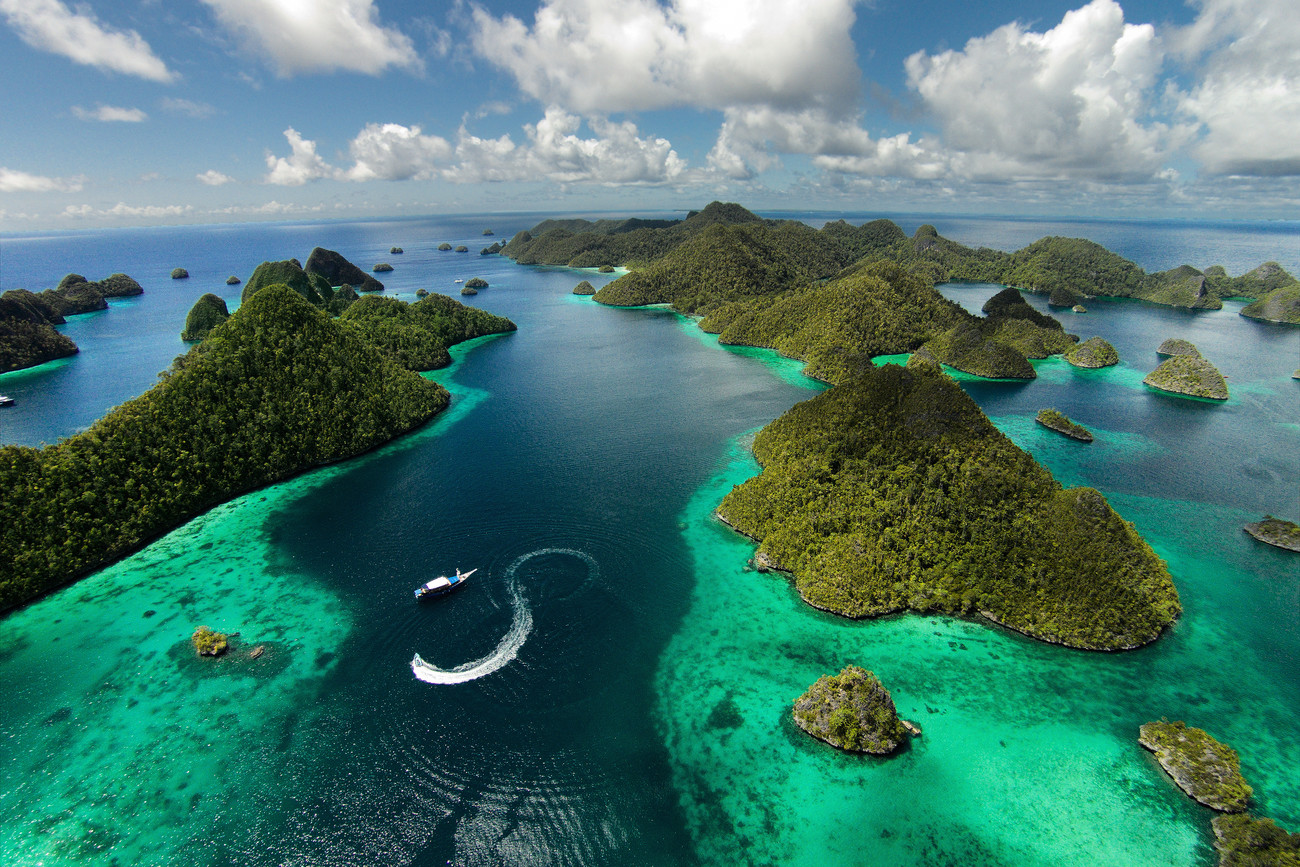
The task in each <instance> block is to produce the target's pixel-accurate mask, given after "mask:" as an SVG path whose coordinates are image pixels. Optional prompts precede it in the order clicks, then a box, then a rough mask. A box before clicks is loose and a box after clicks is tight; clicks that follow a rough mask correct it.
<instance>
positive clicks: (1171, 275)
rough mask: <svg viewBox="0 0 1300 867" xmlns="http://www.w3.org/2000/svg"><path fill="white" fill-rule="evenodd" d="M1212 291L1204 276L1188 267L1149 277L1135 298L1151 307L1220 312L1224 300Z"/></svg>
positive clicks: (1183, 266)
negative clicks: (1159, 305)
mask: <svg viewBox="0 0 1300 867" xmlns="http://www.w3.org/2000/svg"><path fill="white" fill-rule="evenodd" d="M1211 290H1212V284H1210V283H1209V282H1208V281H1207V279H1206V276H1205V274H1203V273H1201V272H1200V271H1197V270H1196V269H1195V268H1193V267H1192V266H1191V265H1180V266H1179V267H1177V268H1174V269H1173V270H1171V271H1161V272H1159V273H1156V274H1151V275H1149V276H1148V277H1147V279H1146V281H1145V282H1144V283H1143V286H1142V291H1141V292H1140V293H1139V294H1138V295H1137V296H1136V297H1139V298H1141V299H1142V300H1143V301H1149V302H1151V303H1153V304H1163V305H1166V306H1168V307H1187V308H1191V309H1197V310H1220V309H1222V308H1223V301H1221V300H1220V299H1219V296H1218V295H1216V294H1215V293H1214V292H1213V291H1211Z"/></svg>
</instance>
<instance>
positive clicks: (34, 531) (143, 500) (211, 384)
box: [0, 262, 514, 610]
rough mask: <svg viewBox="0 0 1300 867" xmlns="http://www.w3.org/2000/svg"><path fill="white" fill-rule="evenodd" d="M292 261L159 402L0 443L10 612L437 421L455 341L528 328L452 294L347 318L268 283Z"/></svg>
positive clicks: (178, 374) (141, 401)
mask: <svg viewBox="0 0 1300 867" xmlns="http://www.w3.org/2000/svg"><path fill="white" fill-rule="evenodd" d="M289 264H292V265H295V266H296V263H292V262H290V263H264V266H265V270H264V268H262V267H259V269H258V273H255V274H254V277H253V278H250V280H249V282H248V284H246V286H245V301H244V302H243V303H242V304H241V306H240V307H239V309H238V310H237V311H235V313H233V314H232V315H230V317H229V318H228V319H226V320H225V321H224V322H222V323H220V324H218V325H216V327H214V328H212V329H211V331H210V333H209V334H208V336H207V337H206V338H205V339H204V340H203V341H202V342H201V343H199V344H197V345H196V346H194V347H193V348H192V349H191V350H190V351H189V352H188V353H186V354H184V355H182V356H179V357H178V358H177V359H176V361H175V362H174V363H173V364H172V367H171V369H170V370H168V371H166V372H165V373H164V374H162V376H161V381H160V382H159V383H158V385H156V386H154V387H153V388H152V389H150V390H149V391H148V392H146V393H145V394H143V395H141V396H140V397H138V398H135V399H133V400H130V401H127V402H126V403H124V404H122V405H121V406H119V407H117V408H116V409H114V410H112V411H111V412H109V413H108V414H107V415H106V416H104V418H102V419H100V420H99V421H98V422H96V423H95V424H94V425H92V426H91V427H90V428H89V429H87V430H86V431H84V432H82V433H79V434H76V435H74V436H71V437H68V438H67V439H64V440H62V441H61V442H59V443H58V444H56V445H53V446H47V447H45V448H41V449H35V448H27V447H22V446H5V447H3V448H0V486H3V489H4V490H5V492H6V493H5V497H4V498H3V500H0V610H3V609H6V608H9V607H12V606H14V605H18V604H21V603H23V602H25V601H27V600H29V599H32V598H34V597H35V596H38V595H40V594H41V593H43V592H45V591H48V590H50V589H52V588H54V587H57V586H60V585H61V584H65V583H67V582H68V581H70V580H72V579H74V578H76V577H78V576H80V575H83V574H85V573H87V572H89V571H92V570H94V569H97V568H99V567H101V566H104V565H106V564H107V563H109V562H111V561H113V560H115V559H117V558H119V557H121V556H123V555H125V554H128V553H130V552H131V551H133V550H135V549H137V548H139V547H141V546H142V545H144V544H146V543H148V542H149V541H151V540H152V539H154V538H156V537H157V536H159V535H161V534H162V533H164V532H166V531H168V530H170V529H172V528H174V527H176V526H178V525H180V524H182V523H184V522H185V521H187V520H189V519H190V518H192V517H194V516H195V515H197V514H199V513H201V512H203V511H205V510H206V509H208V508H211V507H212V506H214V505H216V504H218V503H220V502H224V501H225V500H228V499H231V498H232V497H234V496H236V495H238V494H241V493H244V492H246V491H250V490H253V489H255V488H258V487H262V486H264V485H267V484H271V483H273V482H277V481H281V480H283V479H286V478H289V477H290V476H293V475H295V474H297V473H300V472H302V471H303V470H306V469H310V468H311V467H315V466H319V465H321V464H326V463H331V462H334V461H338V460H342V459H344V458H348V457H351V456H353V455H357V454H360V453H362V452H365V451H368V450H369V449H372V448H374V447H376V446H378V445H380V444H382V443H384V442H387V441H388V440H390V439H392V438H393V437H395V436H397V435H399V434H401V433H404V432H406V431H409V430H411V429H412V428H414V427H416V426H418V425H420V424H422V423H424V422H425V421H427V420H428V419H429V418H431V417H432V416H433V415H434V414H436V413H437V412H439V411H440V410H442V409H443V408H444V407H445V406H446V405H447V403H448V400H449V397H448V394H447V391H446V390H445V389H443V388H442V387H441V386H439V385H437V384H436V383H434V382H432V381H430V380H427V379H424V378H423V377H420V376H418V375H417V374H415V373H413V372H411V370H412V369H428V368H431V367H436V366H439V365H442V364H446V363H447V361H448V357H447V354H446V347H447V346H449V345H451V344H453V343H456V342H459V341H462V340H466V339H469V338H471V337H476V336H479V335H481V334H490V333H497V332H501V331H512V330H514V324H513V323H511V322H510V321H509V320H506V319H503V318H501V317H494V316H491V315H490V314H486V313H483V312H482V311H477V310H469V309H467V308H463V307H462V306H461V305H460V304H458V303H457V302H455V301H453V300H452V299H450V298H446V297H445V296H430V297H428V298H426V299H424V300H422V301H420V302H418V303H417V304H412V305H405V304H404V303H403V302H400V301H396V300H395V299H386V298H381V297H374V296H372V297H369V298H367V299H365V300H366V301H367V302H377V305H374V306H377V307H378V308H380V309H377V310H370V311H368V310H367V309H366V308H368V307H371V306H372V305H371V304H363V303H360V302H358V303H356V304H353V305H351V306H350V307H349V310H348V312H349V313H351V311H352V309H354V308H356V309H358V312H356V313H354V314H352V315H351V316H350V317H340V318H338V319H335V318H332V317H331V315H330V312H329V311H328V306H329V303H330V301H332V300H333V299H332V298H331V299H326V298H324V297H322V296H321V295H320V293H319V291H316V297H315V299H314V302H317V303H314V302H313V301H312V300H308V298H307V297H306V296H307V293H306V292H304V291H300V289H299V288H295V287H293V286H290V285H286V284H284V283H273V284H270V285H265V284H264V282H263V281H262V280H259V279H258V274H259V273H260V274H261V275H262V276H263V277H265V275H266V274H267V273H271V272H276V271H280V272H287V273H289V274H290V275H291V276H295V277H296V275H297V274H298V273H303V272H302V269H300V268H298V269H297V270H296V272H295V271H294V268H292V267H287V265H289ZM304 288H307V289H312V290H313V291H315V289H314V287H312V286H311V285H310V284H309V285H308V286H307V287H304ZM385 302H388V303H385ZM372 314H373V315H372Z"/></svg>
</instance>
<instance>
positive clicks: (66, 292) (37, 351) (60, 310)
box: [0, 274, 144, 373]
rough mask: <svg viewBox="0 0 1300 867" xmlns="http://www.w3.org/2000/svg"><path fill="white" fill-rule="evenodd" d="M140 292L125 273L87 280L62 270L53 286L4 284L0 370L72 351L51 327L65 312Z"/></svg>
mask: <svg viewBox="0 0 1300 867" xmlns="http://www.w3.org/2000/svg"><path fill="white" fill-rule="evenodd" d="M143 291H144V289H142V288H141V286H140V284H139V283H138V282H136V280H135V279H134V278H132V277H129V276H127V275H126V274H110V275H109V276H108V277H105V278H104V279H103V280H98V281H90V280H87V279H86V278H85V277H83V276H81V275H80V274H68V275H67V276H65V277H64V278H63V279H62V280H60V281H59V285H58V286H57V287H55V288H54V289H46V290H44V291H43V292H39V293H38V292H29V291H28V290H26V289H10V290H8V291H6V292H5V293H4V294H3V295H0V373H5V372H7V371H10V370H23V369H25V368H28V367H35V366H36V365H38V364H44V363H45V362H47V361H53V360H55V359H57V358H66V357H68V356H70V355H76V354H77V352H78V349H77V345H76V344H75V343H73V342H72V339H71V338H70V337H68V336H66V335H64V334H62V333H60V332H59V331H58V330H57V329H55V327H54V326H56V325H62V324H64V323H65V322H66V321H67V319H66V318H65V317H68V316H77V315H80V314H82V313H91V312H94V311H96V310H106V309H108V301H107V300H105V299H107V298H127V297H130V296H133V295H139V294H141V293H142V292H143Z"/></svg>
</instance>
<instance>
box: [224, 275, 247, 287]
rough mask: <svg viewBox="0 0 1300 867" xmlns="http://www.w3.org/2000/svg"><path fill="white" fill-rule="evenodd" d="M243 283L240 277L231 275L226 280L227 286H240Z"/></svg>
mask: <svg viewBox="0 0 1300 867" xmlns="http://www.w3.org/2000/svg"><path fill="white" fill-rule="evenodd" d="M242 282H243V281H242V280H240V279H239V278H238V277H236V276H235V275H234V274H231V275H230V276H229V277H227V278H226V285H227V286H238V285H239V284H240V283H242Z"/></svg>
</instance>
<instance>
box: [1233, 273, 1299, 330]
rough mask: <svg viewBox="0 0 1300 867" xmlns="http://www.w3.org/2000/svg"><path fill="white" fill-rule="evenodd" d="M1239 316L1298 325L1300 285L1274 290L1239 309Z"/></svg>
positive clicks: (1294, 284) (1295, 284)
mask: <svg viewBox="0 0 1300 867" xmlns="http://www.w3.org/2000/svg"><path fill="white" fill-rule="evenodd" d="M1241 315H1242V316H1245V317H1247V318H1249V319H1259V320H1262V321H1264V322H1278V323H1281V324H1283V325H1300V283H1293V284H1291V285H1290V286H1283V287H1282V288H1281V289H1274V290H1273V291H1272V292H1269V293H1267V294H1266V295H1261V296H1260V298H1259V300H1257V301H1254V302H1252V303H1250V304H1247V305H1246V306H1245V307H1243V308H1241Z"/></svg>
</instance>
